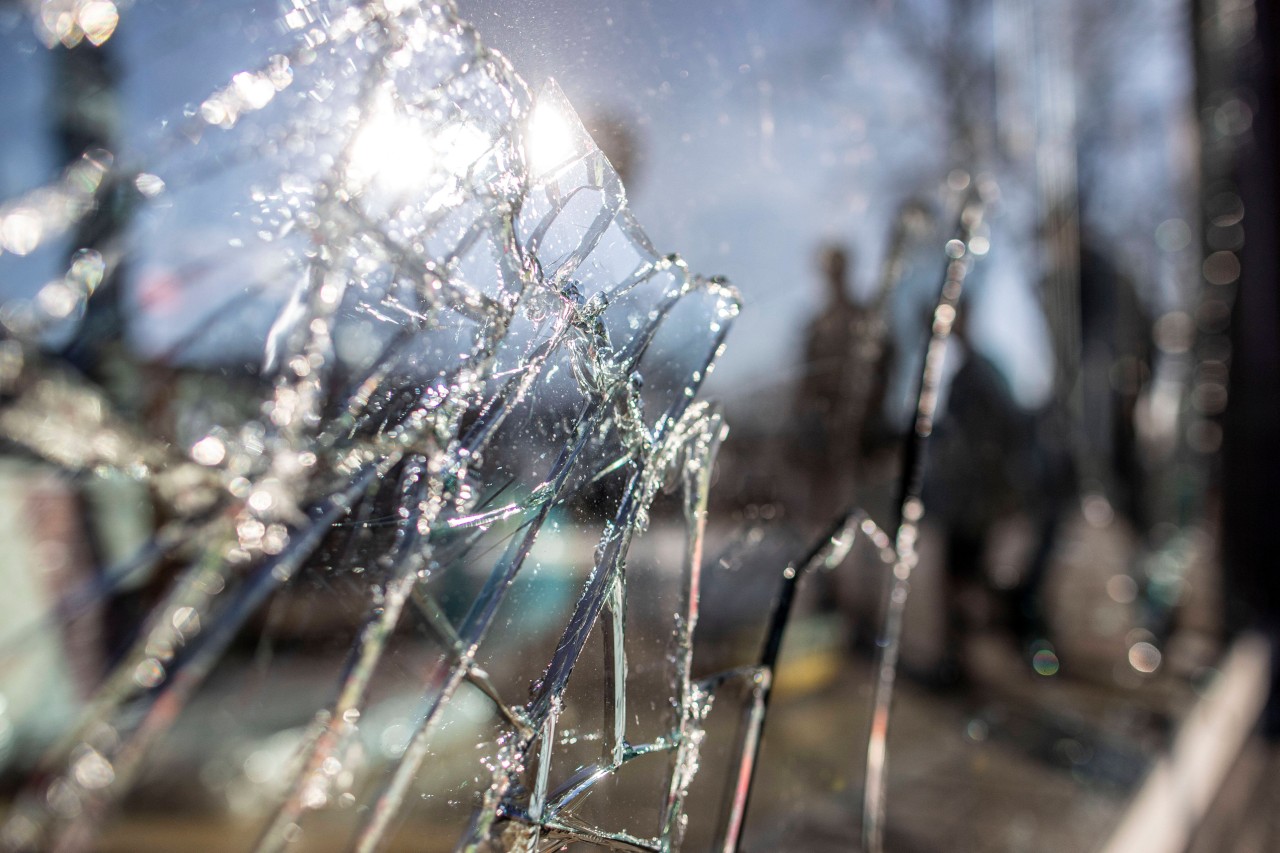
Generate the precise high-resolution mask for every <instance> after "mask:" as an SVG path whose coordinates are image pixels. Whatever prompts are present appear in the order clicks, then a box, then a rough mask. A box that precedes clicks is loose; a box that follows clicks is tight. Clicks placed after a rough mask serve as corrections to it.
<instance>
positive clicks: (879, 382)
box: [796, 245, 890, 517]
mask: <svg viewBox="0 0 1280 853" xmlns="http://www.w3.org/2000/svg"><path fill="white" fill-rule="evenodd" d="M851 260H852V259H851V253H850V252H848V251H846V250H845V249H844V248H843V247H841V246H838V245H827V246H825V247H823V248H822V249H821V250H820V253H819V268H820V270H821V273H822V277H823V280H824V283H825V285H826V291H827V298H826V301H825V302H824V304H823V305H822V307H821V308H820V309H819V311H818V314H817V316H815V317H814V318H813V320H812V321H810V323H809V327H808V330H807V332H806V335H805V344H804V356H803V357H804V362H803V365H802V370H803V377H802V379H801V381H800V388H799V392H798V395H797V400H796V408H797V410H798V412H799V415H800V423H801V427H800V429H801V433H802V434H801V439H802V440H801V441H800V442H798V443H797V453H798V456H799V460H798V461H799V462H800V467H801V470H803V471H804V472H805V473H806V475H807V481H808V483H809V502H808V505H809V507H810V508H811V509H812V511H813V512H816V513H820V514H822V515H823V516H824V517H825V516H826V515H830V514H833V513H835V512H837V511H839V510H840V509H841V508H842V507H844V506H845V505H846V504H847V503H849V501H851V500H852V499H853V492H854V487H855V485H856V484H857V478H858V477H859V476H860V475H861V473H862V470H863V468H864V463H865V460H866V455H867V451H868V448H869V447H870V445H871V443H872V437H873V436H872V433H873V430H871V429H869V428H871V427H873V426H878V423H879V418H880V413H881V412H882V411H883V404H884V396H885V390H886V385H887V373H886V370H887V367H888V364H889V361H890V359H889V358H888V353H887V349H888V344H887V334H886V324H885V319H884V311H883V300H881V299H876V300H875V301H874V302H872V303H871V304H861V303H858V302H856V301H854V299H853V297H852V296H851V295H850V290H851V288H850V283H849V267H850V266H851Z"/></svg>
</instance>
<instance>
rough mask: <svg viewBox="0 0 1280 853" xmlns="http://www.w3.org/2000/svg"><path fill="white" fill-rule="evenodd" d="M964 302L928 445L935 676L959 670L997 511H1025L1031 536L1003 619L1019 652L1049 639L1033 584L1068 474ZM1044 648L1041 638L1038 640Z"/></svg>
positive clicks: (1061, 449)
mask: <svg viewBox="0 0 1280 853" xmlns="http://www.w3.org/2000/svg"><path fill="white" fill-rule="evenodd" d="M967 309H968V305H962V306H961V307H960V309H959V311H958V313H957V317H956V321H955V325H954V327H953V331H952V339H951V347H952V349H951V351H950V352H948V353H947V358H948V359H957V360H959V361H960V366H959V368H958V369H957V371H956V373H955V374H954V376H953V377H952V379H951V382H950V383H949V386H948V390H947V396H946V400H945V402H944V408H943V410H942V412H941V414H940V416H939V418H938V421H937V425H936V427H935V429H934V434H933V437H932V439H931V442H930V446H929V449H928V451H927V453H928V458H927V460H926V466H927V467H926V473H925V487H924V504H925V506H926V507H927V512H928V517H929V518H931V519H932V520H933V521H934V522H935V523H937V524H939V525H941V526H942V527H943V528H944V530H945V536H946V577H947V582H946V593H945V600H946V614H945V618H946V635H947V636H946V649H947V652H946V655H945V657H944V659H943V661H942V662H941V664H940V667H939V671H938V672H937V673H936V674H935V676H936V680H937V681H938V682H939V683H940V684H947V683H954V682H956V681H958V680H960V679H961V678H962V676H963V670H964V661H963V660H961V657H960V655H961V650H962V648H963V635H964V631H965V627H966V626H965V622H966V617H965V613H964V610H963V607H962V601H961V598H962V597H961V595H960V591H961V589H962V588H963V587H965V586H969V585H976V584H981V583H984V582H985V581H986V575H985V571H984V569H985V566H986V552H987V548H988V546H989V544H990V542H991V538H992V533H993V531H994V529H995V527H996V525H997V523H999V522H1000V521H1001V520H1002V519H1005V518H1008V517H1010V516H1012V515H1014V514H1016V513H1024V514H1026V515H1027V516H1028V518H1029V520H1030V522H1031V526H1032V529H1033V531H1034V536H1035V544H1034V546H1033V548H1032V552H1031V554H1030V556H1029V557H1028V560H1027V564H1026V565H1025V566H1024V567H1023V571H1022V573H1021V577H1020V578H1019V580H1018V582H1017V585H1016V586H1014V587H1013V588H1012V589H1010V590H1007V591H1005V599H1004V603H1005V605H1006V614H1007V620H1008V625H1009V627H1010V628H1011V629H1012V630H1013V632H1014V634H1015V636H1016V638H1017V639H1018V641H1019V643H1020V645H1021V646H1022V647H1023V649H1024V650H1025V651H1028V652H1030V651H1032V649H1031V648H1030V647H1031V646H1032V645H1033V644H1035V643H1041V644H1043V643H1047V626H1046V624H1045V620H1044V616H1043V606H1042V602H1041V587H1042V581H1043V579H1044V575H1045V570H1046V568H1047V566H1048V562H1049V557H1050V554H1051V552H1052V549H1053V543H1054V538H1055V533H1056V530H1057V525H1058V519H1059V516H1060V514H1061V511H1062V508H1063V506H1065V503H1066V500H1067V495H1068V494H1069V493H1070V488H1069V483H1070V482H1071V475H1070V467H1071V466H1070V461H1069V458H1070V457H1069V454H1068V452H1067V447H1066V443H1065V441H1062V440H1058V439H1057V438H1056V437H1055V435H1054V432H1053V430H1052V426H1053V423H1054V421H1053V420H1052V419H1050V418H1049V417H1047V416H1044V415H1041V414H1038V413H1034V412H1030V411H1027V410H1026V409H1023V408H1022V407H1021V406H1019V405H1018V403H1017V401H1016V400H1015V399H1014V397H1013V393H1012V391H1011V389H1010V387H1009V383H1008V381H1007V380H1006V379H1005V376H1004V374H1003V373H1001V371H1000V369H999V368H997V367H996V365H995V364H994V363H993V362H992V361H991V359H989V358H988V357H987V356H985V355H984V354H983V353H982V352H981V351H979V350H978V349H976V348H975V347H974V346H973V344H972V342H971V340H970V336H969V333H968V321H967ZM1044 647H1046V648H1047V646H1044Z"/></svg>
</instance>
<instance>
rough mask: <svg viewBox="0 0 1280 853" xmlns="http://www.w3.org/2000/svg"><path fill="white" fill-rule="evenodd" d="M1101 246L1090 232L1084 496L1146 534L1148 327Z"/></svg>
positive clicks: (1083, 310) (1128, 281)
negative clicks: (1142, 431)
mask: <svg viewBox="0 0 1280 853" xmlns="http://www.w3.org/2000/svg"><path fill="white" fill-rule="evenodd" d="M1113 255H1114V253H1113V252H1112V251H1110V250H1109V249H1108V248H1107V247H1106V246H1105V244H1104V242H1103V241H1102V240H1101V239H1100V238H1098V237H1097V236H1095V235H1093V234H1091V233H1090V232H1088V231H1086V232H1085V233H1084V234H1083V235H1082V238H1081V245H1080V330H1081V331H1080V335H1081V350H1082V351H1081V354H1080V355H1081V370H1082V371H1083V374H1084V375H1083V389H1084V412H1083V428H1084V430H1085V439H1086V445H1087V448H1088V452H1089V454H1090V456H1091V457H1092V458H1091V459H1089V460H1087V461H1086V462H1085V465H1086V467H1087V468H1088V469H1089V470H1085V471H1082V472H1081V474H1082V476H1083V478H1084V479H1085V480H1086V482H1084V483H1082V484H1081V485H1082V486H1083V487H1084V488H1085V489H1086V490H1091V491H1096V492H1100V493H1101V494H1103V495H1105V496H1106V497H1107V498H1108V499H1109V500H1110V502H1111V503H1112V505H1113V506H1114V508H1115V509H1116V511H1117V512H1118V513H1119V514H1120V516H1121V517H1123V518H1125V519H1127V520H1128V521H1129V522H1131V523H1132V524H1133V525H1134V526H1135V527H1136V528H1137V529H1139V530H1142V529H1145V528H1146V526H1147V522H1148V518H1147V512H1146V509H1147V507H1146V500H1145V497H1146V496H1145V495H1144V494H1143V491H1142V485H1143V483H1144V481H1145V479H1146V476H1145V472H1144V471H1143V469H1142V460H1141V454H1140V452H1139V451H1140V448H1139V442H1138V433H1137V428H1136V423H1135V417H1134V412H1135V410H1136V408H1137V405H1138V399H1139V396H1140V395H1141V393H1142V391H1143V389H1144V388H1145V387H1146V385H1147V383H1148V381H1149V380H1150V374H1151V367H1150V365H1151V353H1152V349H1153V347H1152V342H1151V320H1150V318H1149V317H1148V316H1147V311H1146V309H1145V308H1144V307H1143V305H1142V302H1141V300H1140V299H1139V298H1138V293H1137V289H1136V287H1135V284H1134V281H1133V279H1132V278H1131V277H1130V276H1128V275H1126V274H1125V273H1124V272H1123V271H1122V269H1121V268H1120V265H1119V264H1118V263H1117V262H1116V260H1115V259H1114V257H1113Z"/></svg>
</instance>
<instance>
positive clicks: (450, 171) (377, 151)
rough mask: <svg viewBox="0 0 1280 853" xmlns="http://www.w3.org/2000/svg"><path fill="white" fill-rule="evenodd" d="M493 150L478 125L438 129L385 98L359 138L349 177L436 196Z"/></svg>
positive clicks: (490, 141) (452, 124)
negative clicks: (447, 184) (403, 110)
mask: <svg viewBox="0 0 1280 853" xmlns="http://www.w3.org/2000/svg"><path fill="white" fill-rule="evenodd" d="M492 146H493V140H492V139H491V138H490V137H489V135H488V134H486V133H485V132H484V131H482V130H480V129H479V128H478V127H476V126H475V125H473V124H466V123H462V122H457V123H450V124H446V125H445V126H444V127H437V126H432V125H430V124H428V123H427V122H425V121H423V120H420V119H417V118H415V117H413V116H410V115H406V114H404V113H403V112H401V111H398V110H396V109H395V108H394V106H392V104H391V101H390V99H389V98H384V99H382V100H380V101H379V103H378V107H377V108H376V109H375V110H373V112H372V115H371V116H370V117H369V118H368V119H367V120H366V121H365V122H364V125H363V127H361V128H360V130H359V132H358V133H357V134H356V138H355V141H354V142H353V143H352V146H351V159H350V162H349V165H348V175H349V176H350V177H351V178H352V179H353V180H354V181H356V182H358V183H361V184H369V183H376V184H378V185H379V186H380V187H381V188H384V189H395V190H398V191H403V190H418V191H423V190H425V191H427V192H433V191H435V190H437V189H441V188H442V186H443V185H444V184H446V183H448V182H449V181H450V179H459V178H462V177H464V176H465V175H466V174H467V172H468V170H469V169H470V168H471V167H472V166H473V165H474V164H475V162H476V161H477V160H479V159H480V158H481V157H483V156H484V154H485V152H486V151H488V150H489V149H490V148H491V147H492Z"/></svg>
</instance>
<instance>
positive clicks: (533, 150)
mask: <svg viewBox="0 0 1280 853" xmlns="http://www.w3.org/2000/svg"><path fill="white" fill-rule="evenodd" d="M574 142H575V140H574V133H573V128H572V127H571V126H570V124H569V121H568V120H567V119H566V118H565V117H564V116H563V115H562V114H561V113H560V111H559V110H558V109H556V108H555V107H554V106H552V105H551V104H549V103H548V102H547V101H545V100H543V101H539V102H538V105H537V106H536V107H534V108H533V115H532V116H531V117H530V118H529V133H528V136H527V138H526V145H527V146H528V148H527V150H528V155H529V166H530V170H531V172H532V174H533V175H534V176H535V177H537V176H539V175H545V174H546V173H548V172H550V171H553V170H554V169H556V168H558V167H560V166H562V165H564V163H565V162H566V161H568V160H569V159H570V158H572V157H573V156H574V154H576V153H577V146H576V145H575V144H574Z"/></svg>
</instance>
